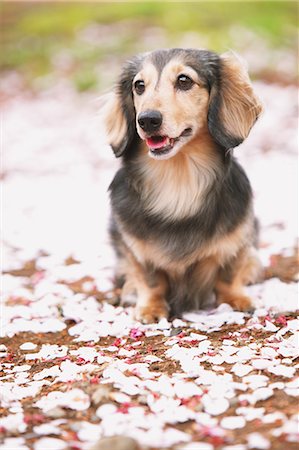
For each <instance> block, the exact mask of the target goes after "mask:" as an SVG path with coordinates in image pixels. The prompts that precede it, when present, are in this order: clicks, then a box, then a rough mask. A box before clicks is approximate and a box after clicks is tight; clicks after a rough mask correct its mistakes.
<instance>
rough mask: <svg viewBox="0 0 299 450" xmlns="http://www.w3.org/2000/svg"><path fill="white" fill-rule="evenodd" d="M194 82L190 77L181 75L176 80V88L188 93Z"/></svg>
mask: <svg viewBox="0 0 299 450" xmlns="http://www.w3.org/2000/svg"><path fill="white" fill-rule="evenodd" d="M193 84H194V81H193V80H192V79H191V78H190V77H188V75H184V74H182V75H179V76H178V78H177V80H176V87H177V89H180V90H181V91H188V90H189V89H191V88H192V86H193Z"/></svg>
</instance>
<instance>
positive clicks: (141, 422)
mask: <svg viewBox="0 0 299 450" xmlns="http://www.w3.org/2000/svg"><path fill="white" fill-rule="evenodd" d="M257 89H258V90H259V92H260V94H261V96H262V98H263V100H264V102H265V104H266V106H267V107H268V111H267V110H266V111H267V112H266V113H265V115H264V118H262V119H261V120H260V122H259V123H258V124H257V127H256V131H255V132H254V133H253V134H252V136H251V137H250V138H249V140H248V142H246V143H245V144H244V146H243V148H240V149H238V152H240V159H241V161H242V163H243V164H244V166H245V167H246V169H247V171H248V173H249V176H250V178H251V179H252V184H253V187H254V190H255V196H256V210H257V213H258V216H259V219H260V222H261V249H260V254H261V257H262V260H263V263H264V265H265V266H266V267H267V269H266V278H267V279H266V280H265V281H264V282H262V283H260V284H258V285H254V286H250V287H248V288H247V291H248V294H249V295H251V296H252V297H253V299H254V302H255V306H256V310H255V312H254V314H253V315H249V314H245V313H243V312H237V311H233V310H232V309H231V308H230V307H229V306H228V305H225V304H222V305H220V306H219V307H212V308H211V309H209V310H205V311H192V312H188V313H185V314H184V315H183V317H181V318H176V319H175V320H173V321H172V322H169V321H167V320H162V321H160V322H159V323H158V324H153V325H142V324H141V323H138V322H136V321H135V320H134V316H133V307H132V306H126V307H125V306H120V305H119V304H118V302H117V301H118V294H119V292H117V290H115V289H114V288H113V270H112V268H113V255H112V252H111V249H110V247H109V245H108V243H107V239H106V236H107V235H106V231H105V230H106V225H107V220H108V211H109V207H108V201H107V194H106V188H107V186H108V185H109V181H110V180H111V178H112V176H113V173H114V171H115V170H116V165H115V162H114V161H113V159H112V155H111V152H110V150H109V148H108V146H107V145H106V144H105V143H104V140H103V137H101V136H102V134H101V130H100V126H99V125H98V122H97V121H96V119H95V118H93V116H92V112H91V110H92V107H91V105H90V103H89V101H88V99H87V98H85V99H84V102H83V103H82V100H80V101H79V99H78V98H77V97H73V96H72V95H70V96H69V97H68V96H64V98H66V101H65V103H64V104H63V105H62V104H60V103H59V102H58V100H56V99H55V96H51V97H50V96H49V97H47V96H45V97H44V98H37V99H29V100H28V99H21V100H20V99H19V100H18V101H16V100H12V101H10V102H8V103H7V104H6V105H5V108H4V112H5V125H4V126H5V129H6V133H5V139H4V140H5V141H6V142H5V143H6V144H7V146H8V147H9V152H8V155H7V158H6V159H5V164H4V174H5V176H4V202H5V203H7V205H5V206H6V207H7V217H6V218H5V220H4V230H5V233H6V234H5V242H4V263H5V264H4V266H5V267H4V275H3V279H2V284H3V291H4V292H3V294H4V295H3V305H2V315H3V318H2V326H1V335H2V343H1V344H0V359H1V367H2V371H1V372H0V399H1V418H0V435H1V439H2V441H1V444H0V449H1V450H4V449H18V450H25V449H26V450H27V449H34V450H47V449H51V450H54V449H57V450H60V449H64V448H66V449H67V448H71V449H74V450H79V449H83V450H85V449H86V450H89V449H91V448H92V447H93V446H94V445H95V444H96V443H97V442H98V441H99V440H100V439H101V438H103V437H109V436H114V435H116V434H117V435H125V436H128V437H131V438H133V439H135V440H136V441H137V442H138V445H139V446H140V448H144V449H145V448H147V449H156V450H158V449H162V448H165V449H177V450H179V449H181V450H183V449H184V450H218V449H223V450H249V449H271V450H279V449H281V448H286V449H288V450H295V448H297V441H298V417H297V412H298V408H297V405H298V396H299V379H298V378H297V377H296V371H297V369H298V367H299V365H298V337H299V318H297V317H296V309H297V294H298V285H297V283H296V279H298V278H297V276H298V265H296V255H295V250H294V247H295V244H296V232H295V226H294V219H293V214H294V211H292V208H294V205H292V204H291V203H290V202H288V201H286V199H287V198H291V195H292V189H293V187H294V186H295V184H296V181H297V180H296V178H294V174H295V171H294V170H295V169H294V166H295V164H294V162H295V158H296V154H295V153H294V148H295V147H296V146H294V143H295V141H296V138H295V133H296V119H295V112H294V111H295V106H296V89H295V88H294V87H284V88H283V87H278V86H275V85H272V86H267V85H263V84H262V83H259V84H257ZM277 105H279V107H278V106H277ZM282 123H283V129H282ZM278 129H280V130H281V132H279V133H278V132H277V130H278ZM16 130H18V132H16ZM26 136H27V137H26ZM282 147H283V150H282ZM20 149H22V152H21V151H20ZM242 152H243V153H242ZM277 171H279V172H277ZM265 177H266V178H265ZM277 179H280V180H285V183H278V182H277ZM265 180H266V181H265ZM37 186H38V189H37ZM290 204H291V206H290Z"/></svg>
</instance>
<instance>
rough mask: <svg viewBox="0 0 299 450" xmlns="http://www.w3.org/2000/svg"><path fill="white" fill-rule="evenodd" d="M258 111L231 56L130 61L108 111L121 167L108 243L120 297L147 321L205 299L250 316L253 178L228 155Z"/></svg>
mask: <svg viewBox="0 0 299 450" xmlns="http://www.w3.org/2000/svg"><path fill="white" fill-rule="evenodd" d="M261 111H262V106H261V103H260V101H259V99H258V98H257V97H256V95H255V94H254V92H253V89H252V86H251V83H250V80H249V77H248V73H247V69H246V67H245V65H244V62H243V61H241V59H240V58H239V57H238V56H237V55H236V54H234V53H232V52H229V53H225V54H223V55H218V54H216V53H214V52H211V51H207V50H196V49H180V48H174V49H165V50H157V51H153V52H150V53H145V54H141V55H138V56H136V57H134V58H133V59H132V60H131V61H129V62H127V63H126V64H125V66H124V68H123V71H122V73H121V75H120V78H119V80H118V83H117V85H116V87H115V89H114V91H112V92H110V93H109V94H108V97H107V98H106V101H105V105H104V123H105V129H106V132H107V139H108V142H109V144H110V145H111V147H112V149H113V151H114V153H115V156H116V157H118V158H121V167H120V169H119V170H118V171H117V173H116V175H115V177H114V179H113V181H112V183H111V185H110V188H109V191H110V200H111V211H112V214H111V221H110V230H109V231H110V237H111V240H112V244H113V246H114V249H115V252H116V256H117V260H118V263H117V268H116V281H117V283H118V286H119V287H121V286H122V298H126V297H127V296H128V295H129V294H134V295H135V297H136V307H135V317H136V319H137V320H140V321H142V322H143V323H151V322H155V321H159V320H160V319H161V318H168V317H174V316H179V315H180V314H181V313H182V312H183V311H187V310H192V309H197V308H202V307H204V305H206V303H207V301H208V300H209V299H211V298H213V296H214V298H216V299H217V302H218V304H219V303H222V302H225V303H228V304H229V305H231V306H232V307H233V308H234V309H237V310H240V311H250V310H252V307H253V306H252V305H253V304H252V300H251V299H250V298H249V297H248V296H247V295H246V293H245V291H244V286H246V285H247V284H249V283H253V282H256V281H257V279H258V277H259V274H260V273H261V264H260V261H259V259H258V256H257V239H258V226H257V221H256V219H255V216H254V212H253V196H252V190H251V186H250V183H249V180H248V178H247V176H246V174H245V172H244V170H243V169H242V167H241V166H240V165H239V163H238V162H237V161H236V159H235V157H234V156H233V149H234V148H235V147H237V146H238V145H240V144H241V143H242V142H243V141H244V139H245V138H246V137H247V136H248V134H249V132H250V129H251V128H252V126H253V125H254V123H255V122H256V120H257V118H258V117H259V115H260V113H261Z"/></svg>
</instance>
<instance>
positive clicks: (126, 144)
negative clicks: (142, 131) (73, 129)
mask: <svg viewBox="0 0 299 450" xmlns="http://www.w3.org/2000/svg"><path fill="white" fill-rule="evenodd" d="M140 62H141V58H140V57H136V58H135V59H134V60H132V61H130V62H128V63H127V64H126V65H125V67H124V69H123V71H122V74H121V76H120V79H119V81H118V84H117V86H116V87H115V89H114V91H113V92H111V93H109V94H107V95H106V98H105V99H104V101H103V107H102V113H103V114H104V124H105V128H106V133H107V138H108V142H109V144H110V145H111V147H112V149H113V151H114V153H115V156H116V157H119V156H122V155H123V154H124V153H125V152H126V151H127V150H128V149H129V148H130V146H131V145H132V144H133V143H134V142H135V141H136V140H137V139H138V135H137V131H136V125H135V115H136V114H135V108H134V102H133V93H132V82H133V79H134V77H135V75H136V74H137V73H138V70H139V66H140Z"/></svg>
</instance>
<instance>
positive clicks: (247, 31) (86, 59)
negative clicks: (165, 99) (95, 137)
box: [0, 1, 298, 92]
mask: <svg viewBox="0 0 299 450" xmlns="http://www.w3.org/2000/svg"><path fill="white" fill-rule="evenodd" d="M297 23H298V4H297V2H291V1H256V2H253V1H249V2H246V1H239V2H238V1H231V2H225V1H222V2H217V1H215V2H213V1H212V2H204V1H203V2H159V1H157V2H132V3H131V2H112V3H111V2H110V3H108V2H107V3H106V2H101V3H89V2H85V3H72V2H69V3H44V2H43V3H38V2H20V3H19V2H5V3H2V6H1V30H2V45H1V47H2V49H1V56H0V61H1V72H2V76H4V78H5V77H11V76H12V75H13V76H14V77H17V79H18V83H19V85H20V86H22V88H23V89H26V90H30V91H32V92H40V91H41V90H44V89H47V88H49V87H51V86H53V85H55V84H57V83H65V84H67V85H68V86H71V87H72V88H75V89H76V90H77V91H80V92H81V91H88V90H102V89H105V88H106V87H107V86H111V84H112V83H113V80H114V79H115V77H116V76H117V73H118V72H119V67H120V65H121V63H122V62H123V61H124V60H125V59H127V58H128V57H130V56H131V55H133V54H136V53H138V52H143V51H148V50H152V49H155V48H161V47H175V46H177V47H199V48H208V49H210V50H215V51H217V52H223V51H226V50H228V49H233V50H235V51H237V52H239V53H241V55H243V56H244V58H246V59H247V61H248V63H249V68H250V73H251V75H252V76H253V77H254V78H259V79H263V80H266V81H269V82H279V83H284V84H286V83H287V84H288V83H295V82H296V80H297V63H298V48H297V34H296V27H297Z"/></svg>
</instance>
